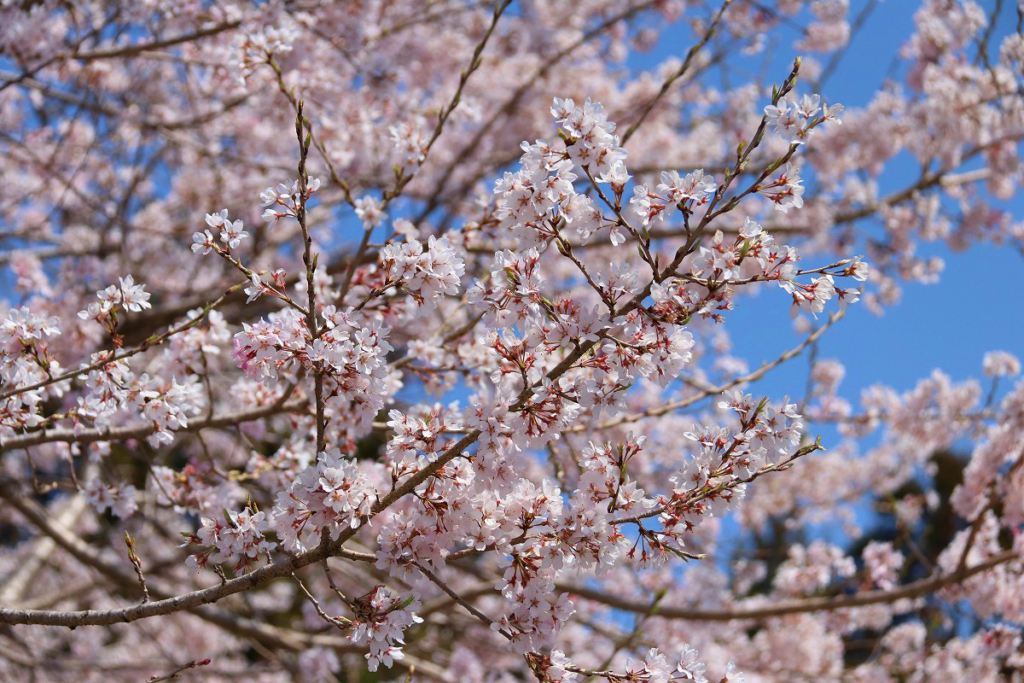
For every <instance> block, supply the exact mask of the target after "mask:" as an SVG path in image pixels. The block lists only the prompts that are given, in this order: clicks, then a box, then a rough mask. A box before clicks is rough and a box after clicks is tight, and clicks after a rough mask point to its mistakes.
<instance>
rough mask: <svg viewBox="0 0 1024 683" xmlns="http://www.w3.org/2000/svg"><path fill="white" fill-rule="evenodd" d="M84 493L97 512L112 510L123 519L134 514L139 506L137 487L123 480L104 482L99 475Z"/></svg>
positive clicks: (91, 481) (92, 480)
mask: <svg viewBox="0 0 1024 683" xmlns="http://www.w3.org/2000/svg"><path fill="white" fill-rule="evenodd" d="M82 494H83V495H84V496H85V499H86V501H88V503H89V505H91V506H92V507H93V509H94V510H96V512H99V513H103V512H105V511H107V510H110V512H111V513H112V514H113V515H114V516H116V517H120V518H121V519H124V518H126V517H130V516H132V515H133V514H134V513H135V511H136V510H137V509H138V507H139V506H138V504H137V503H136V502H135V494H136V491H135V487H134V486H132V485H131V484H125V483H123V482H115V483H113V484H104V483H103V482H102V481H100V479H99V478H98V477H97V478H95V479H91V480H90V481H89V482H88V483H87V484H86V485H85V488H84V489H83V490H82Z"/></svg>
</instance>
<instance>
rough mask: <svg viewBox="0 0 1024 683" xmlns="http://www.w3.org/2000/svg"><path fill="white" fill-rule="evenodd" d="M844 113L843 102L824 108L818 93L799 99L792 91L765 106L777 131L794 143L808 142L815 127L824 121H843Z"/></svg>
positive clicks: (765, 112) (770, 121)
mask: <svg viewBox="0 0 1024 683" xmlns="http://www.w3.org/2000/svg"><path fill="white" fill-rule="evenodd" d="M819 112H821V115H820V116H819V115H818V113H819ZM842 113H843V105H841V104H833V105H831V106H828V107H825V108H824V110H822V106H821V97H819V96H818V95H804V96H803V97H801V98H800V100H799V101H798V100H797V99H796V98H795V97H794V96H793V95H792V93H791V94H789V95H787V96H786V97H785V98H783V99H780V100H779V102H778V104H769V105H768V106H766V107H765V108H764V115H765V116H766V117H767V119H768V123H769V124H771V125H772V126H773V128H774V130H775V132H776V133H778V134H779V136H780V137H782V139H783V140H785V141H786V142H788V143H790V144H793V145H802V144H804V143H806V142H807V140H808V138H809V137H810V136H811V133H812V131H813V130H814V128H815V127H816V126H818V125H819V124H820V123H822V122H823V121H835V122H836V123H837V124H838V123H842V121H840V119H839V115H840V114H842Z"/></svg>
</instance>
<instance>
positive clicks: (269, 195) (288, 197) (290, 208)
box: [260, 178, 320, 223]
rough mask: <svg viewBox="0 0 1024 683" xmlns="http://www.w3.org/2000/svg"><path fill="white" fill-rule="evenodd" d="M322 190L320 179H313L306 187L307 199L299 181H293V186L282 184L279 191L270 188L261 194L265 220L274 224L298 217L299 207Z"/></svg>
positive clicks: (278, 188) (278, 187)
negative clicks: (277, 221) (287, 218)
mask: <svg viewBox="0 0 1024 683" xmlns="http://www.w3.org/2000/svg"><path fill="white" fill-rule="evenodd" d="M319 189H320V179H319V178H311V179H310V180H309V183H308V184H307V185H306V192H305V197H303V196H302V194H303V193H302V190H301V189H299V181H298V180H293V181H292V182H291V184H290V185H289V184H287V183H281V184H279V185H278V186H277V189H274V188H273V187H268V188H267V189H265V190H263V192H260V202H261V203H262V206H263V207H265V208H264V209H263V220H265V221H267V222H268V223H272V222H274V221H276V220H279V219H281V218H286V217H290V218H295V217H297V216H298V212H299V207H300V206H303V205H304V203H305V201H306V200H308V199H309V198H310V196H312V194H313V193H314V192H316V191H317V190H319Z"/></svg>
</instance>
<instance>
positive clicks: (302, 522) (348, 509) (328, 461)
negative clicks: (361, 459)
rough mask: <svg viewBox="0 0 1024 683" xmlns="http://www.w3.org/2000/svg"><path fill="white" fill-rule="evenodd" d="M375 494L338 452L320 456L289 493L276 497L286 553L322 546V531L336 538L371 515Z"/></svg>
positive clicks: (276, 521) (276, 513)
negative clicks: (318, 544) (320, 543)
mask: <svg viewBox="0 0 1024 683" xmlns="http://www.w3.org/2000/svg"><path fill="white" fill-rule="evenodd" d="M375 500H376V491H375V489H374V487H373V485H372V484H371V482H370V480H369V479H368V478H367V477H366V473H365V472H363V471H362V470H361V469H360V468H359V466H358V464H357V463H356V462H355V461H354V460H353V459H351V458H346V457H345V456H344V455H342V454H341V452H340V451H339V450H338V449H333V450H331V451H329V452H326V453H321V454H320V455H319V456H318V457H317V462H316V464H315V465H310V466H309V467H307V468H306V469H304V470H303V471H302V472H301V473H300V474H299V476H298V477H296V479H295V482H294V483H293V484H292V485H291V487H290V488H289V489H288V490H287V491H280V492H279V493H278V494H277V505H275V506H274V510H273V518H274V519H273V521H274V529H275V530H276V531H277V536H278V538H279V539H280V540H281V545H282V546H284V548H285V549H286V550H289V551H292V552H298V551H302V550H305V549H307V548H309V547H312V546H314V545H316V544H317V543H319V542H320V534H321V532H323V531H327V532H328V533H330V535H331V537H332V538H337V537H338V535H339V534H340V533H341V532H342V530H343V529H347V528H355V527H357V526H359V524H360V522H361V521H362V519H363V518H365V517H366V516H367V515H369V514H370V511H371V510H372V508H373V503H374V501H375Z"/></svg>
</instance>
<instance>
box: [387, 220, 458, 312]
mask: <svg viewBox="0 0 1024 683" xmlns="http://www.w3.org/2000/svg"><path fill="white" fill-rule="evenodd" d="M380 258H381V263H382V264H383V266H384V268H386V269H387V272H388V279H389V281H390V282H395V283H400V284H401V286H402V287H404V288H405V289H406V290H408V291H409V292H412V293H414V294H416V295H418V298H422V299H423V300H424V301H427V302H429V301H432V300H434V299H436V298H438V297H440V296H441V295H443V294H447V295H449V296H452V295H455V294H458V292H459V285H460V284H461V278H462V275H463V273H465V272H466V265H465V263H464V261H463V259H462V255H461V254H460V253H459V251H458V250H456V249H455V248H454V247H453V246H452V244H451V241H450V240H449V239H448V237H447V236H445V237H442V238H441V239H437V238H435V237H434V236H433V235H431V236H430V237H429V238H428V241H427V248H426V249H424V248H423V243H422V242H420V241H419V240H416V239H412V238H408V239H406V240H405V241H404V242H402V243H400V244H388V245H386V246H384V247H383V248H382V249H381V254H380Z"/></svg>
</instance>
